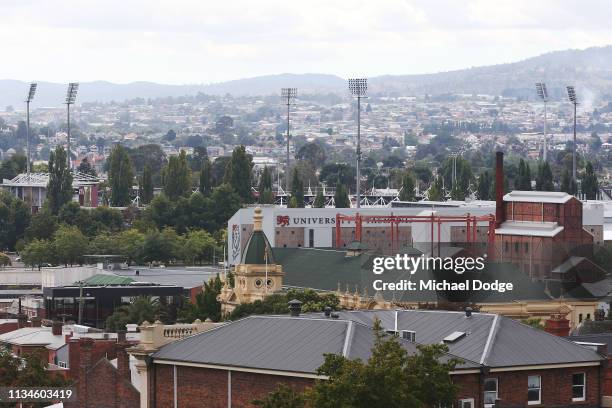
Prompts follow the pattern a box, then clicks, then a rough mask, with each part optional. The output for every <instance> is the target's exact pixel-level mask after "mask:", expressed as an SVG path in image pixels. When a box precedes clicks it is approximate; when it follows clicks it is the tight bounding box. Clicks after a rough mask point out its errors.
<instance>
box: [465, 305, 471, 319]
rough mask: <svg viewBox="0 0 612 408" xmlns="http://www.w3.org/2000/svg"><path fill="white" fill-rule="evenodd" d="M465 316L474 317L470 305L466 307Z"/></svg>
mask: <svg viewBox="0 0 612 408" xmlns="http://www.w3.org/2000/svg"><path fill="white" fill-rule="evenodd" d="M465 317H472V308H471V307H469V306H468V307H466V308H465Z"/></svg>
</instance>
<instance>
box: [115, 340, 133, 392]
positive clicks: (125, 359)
mask: <svg viewBox="0 0 612 408" xmlns="http://www.w3.org/2000/svg"><path fill="white" fill-rule="evenodd" d="M127 346H128V344H127V343H126V342H121V343H117V344H116V345H115V347H116V349H115V350H116V352H117V372H118V373H119V378H121V379H123V380H126V381H128V382H131V380H132V377H131V373H130V355H129V354H128V353H127V351H125V348H126V347H127Z"/></svg>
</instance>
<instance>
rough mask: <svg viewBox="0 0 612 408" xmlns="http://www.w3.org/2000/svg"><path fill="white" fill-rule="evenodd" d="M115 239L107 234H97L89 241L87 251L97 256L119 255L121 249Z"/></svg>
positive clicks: (114, 236)
mask: <svg viewBox="0 0 612 408" xmlns="http://www.w3.org/2000/svg"><path fill="white" fill-rule="evenodd" d="M117 238H118V237H117V236H116V235H111V234H109V233H108V232H103V233H101V234H98V235H96V236H95V237H94V239H92V240H91V243H90V245H89V251H90V252H91V253H92V254H97V255H119V254H121V250H122V248H121V245H120V242H119V241H118V239H117Z"/></svg>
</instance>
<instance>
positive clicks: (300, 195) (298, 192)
mask: <svg viewBox="0 0 612 408" xmlns="http://www.w3.org/2000/svg"><path fill="white" fill-rule="evenodd" d="M291 190H292V192H293V194H292V195H291V198H292V199H293V198H295V206H296V208H304V184H302V180H300V177H299V175H298V171H297V169H295V168H294V169H293V177H292V179H291Z"/></svg>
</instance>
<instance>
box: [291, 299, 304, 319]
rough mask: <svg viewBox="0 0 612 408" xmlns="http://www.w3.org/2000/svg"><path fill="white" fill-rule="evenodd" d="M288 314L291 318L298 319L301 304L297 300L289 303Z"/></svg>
mask: <svg viewBox="0 0 612 408" xmlns="http://www.w3.org/2000/svg"><path fill="white" fill-rule="evenodd" d="M289 312H290V314H291V316H292V317H298V316H299V315H300V313H301V312H302V302H300V301H299V300H297V299H293V300H291V301H289Z"/></svg>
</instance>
